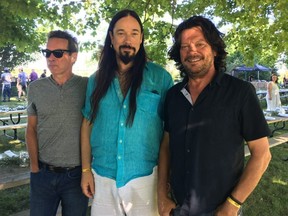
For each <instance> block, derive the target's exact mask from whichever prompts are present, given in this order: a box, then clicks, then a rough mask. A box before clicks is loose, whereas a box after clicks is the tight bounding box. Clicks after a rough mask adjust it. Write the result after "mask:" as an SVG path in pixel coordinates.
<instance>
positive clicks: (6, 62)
mask: <svg viewBox="0 0 288 216" xmlns="http://www.w3.org/2000/svg"><path fill="white" fill-rule="evenodd" d="M0 59H1V66H2V67H1V68H0V71H2V70H4V67H8V68H9V69H10V70H13V69H14V67H15V66H17V65H20V64H23V63H26V62H28V61H33V60H34V58H33V57H32V56H31V54H30V53H26V52H19V51H17V49H16V47H15V46H14V45H11V44H8V45H7V46H5V47H0Z"/></svg>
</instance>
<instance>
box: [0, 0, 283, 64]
mask: <svg viewBox="0 0 288 216" xmlns="http://www.w3.org/2000/svg"><path fill="white" fill-rule="evenodd" d="M15 4H17V7H15ZM124 8H131V9H133V10H135V11H136V12H137V13H138V14H139V15H140V17H141V18H142V21H143V23H144V27H145V40H146V44H145V45H146V48H147V51H148V55H149V57H150V58H152V60H155V61H157V62H159V63H161V64H165V63H166V59H167V50H168V48H169V43H171V35H172V34H173V33H174V30H175V27H176V24H177V23H179V20H182V19H186V18H188V17H190V16H191V15H204V16H206V17H208V18H210V19H212V20H213V21H214V22H216V24H217V26H218V27H219V28H220V29H223V30H224V28H225V29H226V30H227V31H226V36H225V38H224V39H225V41H226V44H227V50H228V52H229V54H230V55H233V53H235V52H240V53H241V54H242V55H243V61H244V62H243V63H245V64H246V65H253V64H255V63H259V62H257V61H259V60H261V62H262V63H264V64H265V65H267V64H268V66H270V67H271V65H274V64H275V62H276V60H277V58H278V57H279V56H280V55H281V56H288V53H287V52H288V51H287V50H288V43H286V42H285V41H286V40H287V38H288V20H287V18H286V16H287V14H288V1H287V0H276V1H275V0H263V1H258V0H249V1H244V0H227V1H223V0H209V1H208V0H182V1H176V0H122V1H114V0H82V1H80V0H75V1H71V0H59V1H51V2H49V1H45V0H14V1H10V0H1V2H0V13H1V15H2V19H1V20H0V26H1V28H2V31H1V34H0V47H1V46H5V45H6V42H9V43H10V44H14V45H15V46H16V47H17V49H18V50H22V51H23V50H25V51H27V52H33V51H36V50H37V49H39V45H41V44H43V43H44V41H45V34H46V33H47V32H48V31H49V30H51V29H53V28H55V27H60V28H64V29H71V30H73V31H74V32H76V33H77V34H78V35H85V34H86V35H87V34H89V35H91V36H96V35H97V34H99V31H98V29H97V26H99V24H100V22H102V21H104V20H105V21H107V22H109V21H110V19H111V17H112V16H113V15H114V14H115V13H116V12H117V11H119V10H120V9H124ZM215 20H216V21H215ZM4 32H5V33H4ZM105 33H106V32H101V34H105ZM83 45H85V46H82V47H83V48H86V49H93V50H94V49H96V48H97V47H99V44H97V41H91V40H89V42H88V43H85V44H83ZM284 60H285V61H286V62H288V60H287V58H286V59H284Z"/></svg>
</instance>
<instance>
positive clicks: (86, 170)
mask: <svg viewBox="0 0 288 216" xmlns="http://www.w3.org/2000/svg"><path fill="white" fill-rule="evenodd" d="M90 171H91V168H86V169H82V173H85V172H90Z"/></svg>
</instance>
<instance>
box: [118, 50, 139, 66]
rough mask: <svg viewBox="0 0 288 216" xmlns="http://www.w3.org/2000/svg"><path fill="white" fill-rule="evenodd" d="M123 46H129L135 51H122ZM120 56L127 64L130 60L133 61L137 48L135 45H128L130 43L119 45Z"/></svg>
mask: <svg viewBox="0 0 288 216" xmlns="http://www.w3.org/2000/svg"><path fill="white" fill-rule="evenodd" d="M123 48H126V49H127V48H128V49H130V50H132V51H133V52H129V51H122V50H121V49H123ZM119 51H120V52H119V58H120V60H121V61H122V62H123V63H124V64H125V65H127V64H129V63H130V62H132V61H133V60H134V58H135V56H136V49H135V48H134V47H131V46H128V45H122V46H120V47H119Z"/></svg>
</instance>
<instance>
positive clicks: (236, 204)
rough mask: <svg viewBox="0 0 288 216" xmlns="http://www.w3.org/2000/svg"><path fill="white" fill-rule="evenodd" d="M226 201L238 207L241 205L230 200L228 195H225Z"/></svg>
mask: <svg viewBox="0 0 288 216" xmlns="http://www.w3.org/2000/svg"><path fill="white" fill-rule="evenodd" d="M227 201H228V202H229V203H230V204H232V205H233V206H235V207H236V208H238V209H239V208H240V207H241V205H239V204H238V203H236V202H235V201H234V200H232V199H231V198H230V197H227Z"/></svg>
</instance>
